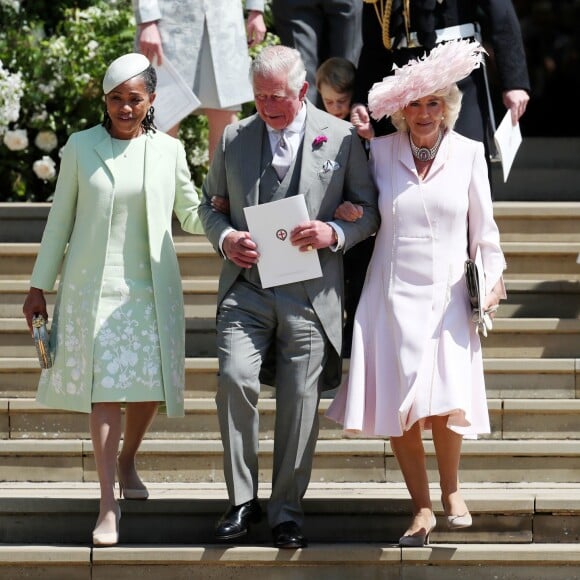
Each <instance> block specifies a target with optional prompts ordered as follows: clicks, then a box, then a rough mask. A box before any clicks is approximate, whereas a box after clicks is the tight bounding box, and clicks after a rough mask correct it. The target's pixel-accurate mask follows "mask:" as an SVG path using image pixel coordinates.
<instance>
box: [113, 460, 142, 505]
mask: <svg viewBox="0 0 580 580" xmlns="http://www.w3.org/2000/svg"><path fill="white" fill-rule="evenodd" d="M117 479H118V480H119V495H120V497H122V498H123V497H124V498H125V499H140V500H144V499H147V498H148V497H149V490H148V489H147V488H146V487H145V486H143V487H134V488H130V487H129V488H127V487H125V483H124V482H123V479H122V478H121V471H120V470H119V464H118V463H117Z"/></svg>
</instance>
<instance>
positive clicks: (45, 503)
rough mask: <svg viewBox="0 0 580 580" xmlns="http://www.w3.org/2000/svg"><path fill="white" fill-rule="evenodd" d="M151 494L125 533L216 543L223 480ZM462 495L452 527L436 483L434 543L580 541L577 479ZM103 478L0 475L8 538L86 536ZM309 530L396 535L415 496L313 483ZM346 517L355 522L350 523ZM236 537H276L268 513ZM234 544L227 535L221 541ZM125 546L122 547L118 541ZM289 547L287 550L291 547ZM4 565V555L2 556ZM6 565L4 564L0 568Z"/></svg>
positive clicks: (307, 507) (254, 540) (338, 538)
mask: <svg viewBox="0 0 580 580" xmlns="http://www.w3.org/2000/svg"><path fill="white" fill-rule="evenodd" d="M148 486H149V490H150V498H149V500H148V501H146V502H136V501H127V500H122V501H121V510H122V514H123V517H122V518H121V522H120V532H121V533H120V542H121V546H120V547H121V548H122V546H123V544H134V543H147V544H150V545H159V547H160V548H161V546H166V545H167V544H171V543H180V544H181V545H184V546H191V545H192V544H193V545H195V544H203V545H207V546H208V547H210V546H212V545H213V546H214V547H215V546H217V545H218V544H216V541H215V539H214V537H213V526H214V523H215V521H216V520H217V519H218V518H219V516H220V515H221V514H222V513H223V511H224V509H225V508H226V506H227V494H226V490H225V486H224V485H223V484H191V485H183V484H181V485H180V484H170V483H164V484H155V483H149V484H148ZM462 489H463V495H464V497H465V500H466V502H467V504H468V506H469V509H470V512H471V514H472V517H473V526H472V527H471V528H469V529H465V530H454V531H450V530H448V529H447V527H446V525H445V520H444V517H443V516H444V513H443V509H442V505H441V502H440V499H439V493H440V492H439V489H438V487H437V486H432V487H431V498H432V503H433V508H434V511H435V513H436V515H437V517H438V522H437V526H436V528H435V530H434V531H433V534H432V537H431V540H432V542H434V543H449V542H452V543H454V544H455V543H458V544H472V543H475V542H480V543H490V542H491V543H494V544H496V543H501V544H502V545H506V546H507V545H518V544H529V543H534V544H535V545H536V547H537V549H541V548H542V544H545V543H559V542H577V541H578V539H579V538H580V490H578V486H577V484H574V485H566V486H563V485H558V484H550V485H545V484H542V483H541V482H540V483H538V482H532V483H529V484H526V485H521V486H513V485H511V486H510V485H506V484H493V483H484V484H479V485H475V484H465V485H463V488H462ZM270 491H271V488H270V486H269V484H261V485H260V487H259V491H258V496H259V497H260V498H261V503H262V506H263V508H265V507H266V505H267V498H268V497H269V495H270ZM98 494H99V492H98V486H97V484H94V483H83V484H75V483H73V482H63V483H59V484H30V483H22V484H19V485H16V484H2V486H1V487H0V517H1V519H2V522H3V525H2V527H1V528H0V542H2V543H6V544H22V543H27V544H31V543H46V542H51V543H53V544H65V543H66V544H73V545H83V544H84V545H87V544H89V542H90V530H91V529H92V526H93V525H94V522H95V518H96V515H97V513H98ZM303 506H304V511H305V524H304V532H305V534H306V535H307V537H308V538H309V540H310V542H311V544H314V545H315V544H317V543H322V542H332V543H336V544H341V543H344V542H355V543H360V542H364V543H368V542H380V543H381V544H387V545H388V544H396V542H397V540H398V538H399V537H400V535H401V534H402V531H403V530H404V529H405V527H406V526H407V524H408V522H409V519H410V516H409V514H410V513H411V509H412V508H411V502H410V499H409V496H408V492H407V491H406V489H405V487H404V485H403V484H400V483H382V484H376V483H364V482H363V483H361V482H355V483H351V484H338V483H324V484H320V483H312V484H311V485H310V487H309V489H308V491H307V493H306V496H305V498H304V501H303ZM346 522H348V525H345V523H346ZM232 544H233V545H234V546H236V545H237V546H245V547H251V546H254V547H256V546H260V545H261V547H263V548H265V547H269V546H270V545H271V538H270V530H269V528H268V525H267V522H266V521H265V520H263V521H262V522H260V523H259V524H256V525H253V526H252V527H251V529H250V533H249V534H248V535H247V536H245V537H243V538H239V539H238V540H236V542H233V543H232ZM232 544H226V543H224V544H219V547H220V548H221V549H222V550H226V549H231V546H232ZM117 549H119V548H115V550H117ZM286 553H289V552H286ZM0 566H1V564H0ZM1 570H2V568H1V567H0V572H1Z"/></svg>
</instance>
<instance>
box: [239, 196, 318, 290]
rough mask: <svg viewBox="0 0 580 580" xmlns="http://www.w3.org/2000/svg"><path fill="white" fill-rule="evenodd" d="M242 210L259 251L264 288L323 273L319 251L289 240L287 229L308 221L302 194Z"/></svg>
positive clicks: (310, 277)
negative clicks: (299, 245)
mask: <svg viewBox="0 0 580 580" xmlns="http://www.w3.org/2000/svg"><path fill="white" fill-rule="evenodd" d="M244 213H245V215H246V221H247V223H248V230H249V232H250V235H251V236H252V240H254V242H256V244H257V246H258V252H259V253H260V258H259V260H258V272H259V273H260V279H261V281H262V287H263V288H271V287H272V286H280V285H282V284H291V283H292V282H302V281H303V280H311V279H312V278H320V277H321V276H322V269H321V267H320V259H319V257H318V252H317V251H316V250H314V251H312V252H301V251H300V249H299V248H298V246H293V245H292V244H291V243H290V232H291V231H292V230H293V229H294V228H295V227H296V226H297V225H298V224H299V223H301V222H305V221H309V220H310V217H309V216H308V209H307V207H306V200H305V199H304V195H294V196H292V197H286V198H284V199H280V200H277V201H271V202H268V203H261V204H259V205H254V206H250V207H246V208H244Z"/></svg>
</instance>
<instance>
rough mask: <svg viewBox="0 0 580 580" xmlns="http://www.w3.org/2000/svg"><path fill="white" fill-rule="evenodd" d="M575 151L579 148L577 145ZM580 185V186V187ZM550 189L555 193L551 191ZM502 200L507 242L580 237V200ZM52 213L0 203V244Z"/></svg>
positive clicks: (571, 161)
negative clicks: (513, 239) (512, 239)
mask: <svg viewBox="0 0 580 580" xmlns="http://www.w3.org/2000/svg"><path fill="white" fill-rule="evenodd" d="M527 141H528V139H526V142H527ZM578 141H579V142H580V140H578ZM524 145H525V144H524ZM524 145H522V148H523V147H524ZM575 147H576V148H577V144H575ZM566 148H567V149H568V153H566V154H565V155H564V156H563V157H562V159H564V158H565V159H567V161H565V162H561V160H560V161H559V158H558V157H555V156H552V155H550V156H549V158H548V156H546V155H545V150H544V153H543V157H539V156H538V155H532V156H531V157H530V161H528V162H525V163H527V165H528V166H529V167H530V168H534V167H535V168H538V167H541V166H545V165H546V163H550V164H551V167H550V168H552V169H562V168H567V169H576V168H577V166H578V156H577V154H576V153H573V154H571V153H570V151H571V150H574V151H576V150H577V149H573V148H572V149H571V148H570V147H568V146H567V147H566ZM522 150H523V149H522ZM523 155H525V154H523V153H522V152H519V153H518V158H517V159H516V164H518V163H521V164H522V165H521V167H522V168H523V167H524V161H522V160H523V159H525V157H524V156H523ZM532 159H533V161H531V160H532ZM560 163H563V167H559V166H558V164H560ZM558 180H560V177H559V178H558ZM577 185H579V186H580V184H578V183H577ZM499 187H500V188H501V190H502V191H501V192H500V193H501V194H503V193H504V191H507V190H509V188H510V187H511V183H510V182H508V183H507V184H506V185H503V184H499ZM550 189H551V190H552V191H553V188H552V187H551V188H550ZM577 189H578V188H577ZM503 197H505V198H506V200H504V201H496V202H494V215H495V218H496V220H497V222H498V225H499V227H500V231H501V234H502V239H503V240H504V241H511V240H510V237H511V236H512V235H515V236H517V239H519V240H520V241H526V240H524V239H523V238H522V237H521V236H524V237H526V238H532V239H535V240H544V241H572V240H573V239H576V241H578V236H579V235H580V234H579V232H578V227H577V225H575V222H576V223H577V220H578V218H579V213H580V200H578V199H576V201H554V200H553V199H552V200H549V201H523V200H518V201H509V192H508V195H507V196H505V195H504V196H503ZM498 199H499V197H498ZM49 209H50V204H49V203H32V204H31V203H0V243H3V242H12V243H31V242H40V239H41V237H42V231H43V229H44V225H45V223H46V218H47V216H48V212H49ZM508 224H509V225H508ZM506 236H507V237H506ZM174 239H175V240H176V241H191V234H188V233H185V232H183V231H182V230H181V228H180V227H179V223H178V222H177V220H174Z"/></svg>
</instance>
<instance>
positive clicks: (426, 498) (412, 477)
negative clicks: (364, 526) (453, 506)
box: [391, 423, 433, 536]
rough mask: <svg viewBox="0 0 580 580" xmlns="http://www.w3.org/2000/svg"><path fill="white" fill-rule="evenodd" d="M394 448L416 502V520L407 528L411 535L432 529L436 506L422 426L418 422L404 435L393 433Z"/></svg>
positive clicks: (414, 509)
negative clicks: (422, 437)
mask: <svg viewBox="0 0 580 580" xmlns="http://www.w3.org/2000/svg"><path fill="white" fill-rule="evenodd" d="M391 449H392V450H393V453H394V454H395V457H396V459H397V462H398V463H399V467H400V468H401V471H402V473H403V478H404V479H405V483H406V485H407V489H408V490H409V494H410V495H411V501H412V502H413V521H412V522H411V525H410V526H409V528H408V529H407V531H406V532H405V535H407V536H412V535H413V534H417V533H424V532H425V531H428V530H430V529H431V525H432V519H433V507H432V505H431V497H430V494H429V479H428V477H427V463H426V459H425V449H424V447H423V441H422V439H421V428H420V426H419V424H418V423H415V425H413V427H411V429H409V431H406V432H405V433H404V434H403V435H402V436H401V437H391Z"/></svg>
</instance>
